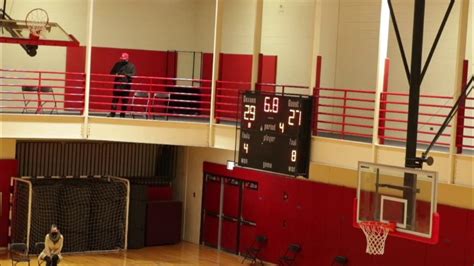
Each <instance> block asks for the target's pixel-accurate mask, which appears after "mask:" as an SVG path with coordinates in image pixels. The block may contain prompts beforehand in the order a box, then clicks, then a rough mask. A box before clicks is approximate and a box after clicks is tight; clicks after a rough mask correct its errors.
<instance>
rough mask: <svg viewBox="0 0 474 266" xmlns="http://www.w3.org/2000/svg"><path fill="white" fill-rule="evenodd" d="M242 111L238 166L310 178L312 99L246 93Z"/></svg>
mask: <svg viewBox="0 0 474 266" xmlns="http://www.w3.org/2000/svg"><path fill="white" fill-rule="evenodd" d="M241 110H242V112H241V117H240V125H241V126H240V144H239V160H238V165H240V166H242V167H249V168H255V169H259V170H265V171H270V172H276V173H281V174H285V175H291V176H297V175H300V176H304V177H307V176H308V167H309V153H310V144H311V114H312V98H311V97H310V96H306V95H294V94H285V95H277V94H267V93H263V92H246V93H245V94H244V95H243V96H242V101H241Z"/></svg>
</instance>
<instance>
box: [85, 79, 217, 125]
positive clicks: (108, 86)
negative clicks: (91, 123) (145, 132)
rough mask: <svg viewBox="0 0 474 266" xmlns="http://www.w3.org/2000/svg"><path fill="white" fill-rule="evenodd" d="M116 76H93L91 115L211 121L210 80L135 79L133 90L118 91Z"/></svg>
mask: <svg viewBox="0 0 474 266" xmlns="http://www.w3.org/2000/svg"><path fill="white" fill-rule="evenodd" d="M115 77H116V76H115V75H106V74H92V76H91V88H90V102H89V113H90V114H91V115H93V116H94V115H99V116H103V115H117V116H119V115H122V116H131V117H133V118H146V119H155V118H159V117H163V118H166V119H167V118H168V117H187V118H201V119H202V118H209V117H210V99H211V87H210V84H211V82H210V81H209V80H199V79H182V78H161V77H145V76H135V77H133V81H132V82H131V83H129V85H130V88H129V89H124V90H121V89H114V85H119V84H121V85H125V84H127V83H122V82H115V81H114V78H115Z"/></svg>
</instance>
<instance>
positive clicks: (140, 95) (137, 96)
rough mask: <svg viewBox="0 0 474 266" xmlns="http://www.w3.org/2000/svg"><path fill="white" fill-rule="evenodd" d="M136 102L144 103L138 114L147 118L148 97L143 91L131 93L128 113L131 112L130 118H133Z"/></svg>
mask: <svg viewBox="0 0 474 266" xmlns="http://www.w3.org/2000/svg"><path fill="white" fill-rule="evenodd" d="M137 101H145V107H141V108H143V112H140V113H144V115H143V116H144V117H145V118H147V116H148V108H149V103H150V95H149V94H148V92H143V91H136V92H135V93H133V97H132V102H131V105H130V112H131V115H132V118H135V108H136V106H135V104H136V102H137Z"/></svg>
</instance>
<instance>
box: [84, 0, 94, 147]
mask: <svg viewBox="0 0 474 266" xmlns="http://www.w3.org/2000/svg"><path fill="white" fill-rule="evenodd" d="M87 10H88V11H87V37H86V38H87V41H86V69H85V73H86V79H85V81H86V84H85V86H84V89H85V92H84V113H83V116H84V124H83V126H82V137H83V138H84V139H87V138H89V98H90V89H91V63H92V29H93V21H94V0H89V1H87Z"/></svg>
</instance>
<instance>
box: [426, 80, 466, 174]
mask: <svg viewBox="0 0 474 266" xmlns="http://www.w3.org/2000/svg"><path fill="white" fill-rule="evenodd" d="M473 82H474V75H473V76H471V79H470V80H469V82H468V83H467V84H466V86H465V87H464V89H463V90H462V94H461V95H460V96H459V97H458V99H457V100H456V102H455V103H454V105H453V107H452V108H451V110H450V111H449V113H448V115H447V116H446V119H444V122H443V124H441V127H440V128H439V130H438V132H437V133H436V135H435V136H434V137H433V140H432V141H431V143H430V145H429V146H428V148H426V150H425V152H423V153H422V155H421V158H417V160H418V161H419V162H418V163H419V164H420V165H421V164H422V163H424V162H426V163H427V164H428V165H432V164H433V158H431V157H428V154H429V153H430V151H431V149H432V148H433V146H434V144H435V143H436V141H438V139H439V137H441V134H443V132H444V130H445V129H446V127H448V125H449V123H450V122H451V120H453V118H454V116H455V115H456V113H457V112H458V110H459V105H460V104H461V103H462V102H463V101H465V100H466V99H467V97H469V94H471V92H472V90H473V89H474V85H473V84H472V83H473ZM471 85H472V86H471Z"/></svg>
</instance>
